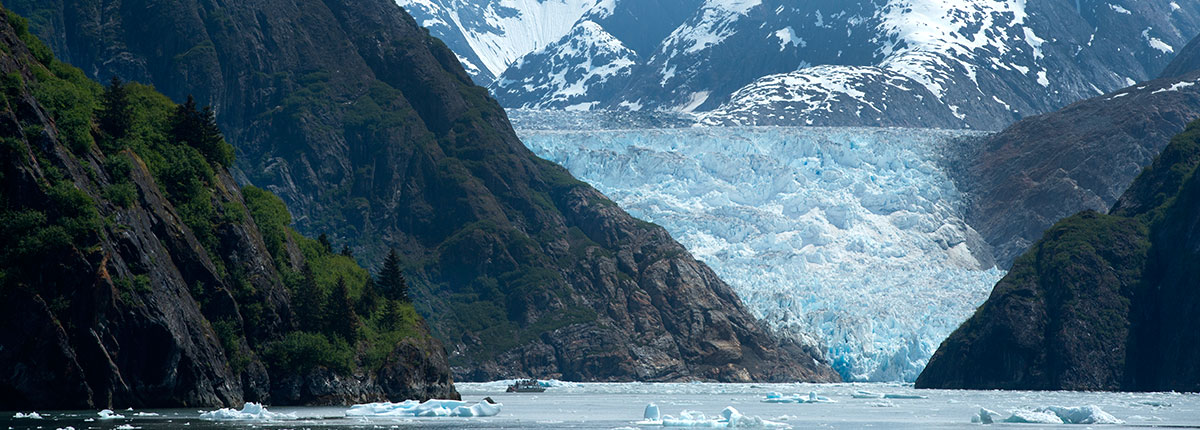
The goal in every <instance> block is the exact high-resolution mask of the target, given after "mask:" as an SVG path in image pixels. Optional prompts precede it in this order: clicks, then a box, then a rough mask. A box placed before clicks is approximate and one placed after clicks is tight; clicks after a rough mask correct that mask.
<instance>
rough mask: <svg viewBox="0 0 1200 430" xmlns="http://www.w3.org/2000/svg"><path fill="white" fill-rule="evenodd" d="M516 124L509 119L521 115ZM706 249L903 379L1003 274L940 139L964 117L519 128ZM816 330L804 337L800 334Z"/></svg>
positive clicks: (743, 283) (786, 320)
mask: <svg viewBox="0 0 1200 430" xmlns="http://www.w3.org/2000/svg"><path fill="white" fill-rule="evenodd" d="M514 118H515V123H516V124H517V126H518V128H519V127H520V125H521V123H522V122H521V115H520V114H518V115H517V116H515V117H514ZM518 134H519V135H520V136H521V138H522V139H523V140H524V142H525V144H526V145H527V146H528V147H529V148H530V149H531V150H533V151H534V152H535V153H536V154H537V155H539V156H541V157H543V158H546V159H549V160H551V161H554V162H557V163H559V164H562V165H563V166H565V167H566V168H567V169H569V170H570V171H571V173H572V174H574V175H575V176H576V177H578V178H579V179H581V180H583V181H586V182H588V183H590V184H592V185H593V186H595V187H596V188H597V189H599V190H600V191H601V192H603V193H605V194H606V195H607V196H609V197H610V198H612V199H613V200H614V201H616V202H617V203H618V204H620V205H621V206H622V207H623V208H624V209H626V210H627V211H629V212H630V213H631V214H633V215H634V216H637V217H640V218H642V219H645V220H648V221H651V222H654V223H657V224H660V225H662V226H663V227H665V228H666V229H667V230H668V231H670V232H671V234H672V235H673V236H674V237H675V238H676V239H677V240H679V241H680V242H681V243H682V244H683V245H684V246H686V247H687V248H688V249H689V250H690V251H691V252H692V253H693V254H694V255H695V256H696V257H697V258H699V259H701V260H703V261H704V262H706V263H707V264H709V265H710V266H711V267H712V268H713V269H714V270H715V271H716V272H717V274H718V275H720V276H721V278H722V279H724V280H725V281H726V282H728V283H729V284H730V285H731V286H732V287H733V288H734V289H735V290H736V291H737V292H738V294H739V295H740V296H741V298H742V300H743V301H744V302H745V303H746V304H747V306H749V308H750V309H751V310H752V311H753V312H754V313H755V315H756V316H758V317H760V318H763V319H765V320H766V321H768V322H769V323H770V324H771V325H773V326H775V327H777V328H780V329H783V330H785V331H788V332H790V333H794V334H796V335H798V336H801V337H802V339H803V340H805V341H807V342H809V343H812V344H819V345H821V346H823V347H824V348H825V350H826V351H827V354H828V356H829V358H830V360H831V361H832V363H833V365H834V368H835V369H837V370H838V371H839V372H840V373H841V374H842V376H843V377H844V378H846V379H847V380H856V381H867V380H869V381H912V380H915V379H916V377H917V375H918V374H919V373H920V371H921V369H923V368H924V366H925V364H926V362H927V361H928V359H929V357H930V355H932V353H933V352H934V350H936V348H937V346H938V345H939V344H940V343H941V341H942V340H943V339H944V338H945V337H946V336H947V335H948V334H949V333H950V332H951V331H952V330H953V329H955V328H956V327H957V326H958V325H959V324H960V323H961V322H962V321H964V320H965V319H966V318H967V317H968V316H970V315H971V314H972V313H973V312H974V310H975V308H976V307H977V306H978V305H979V304H981V303H982V302H983V301H984V299H986V298H987V294H988V293H989V292H990V291H991V287H992V286H993V285H994V284H995V283H996V282H997V281H998V280H999V279H1000V277H1001V276H1002V275H1003V274H1004V272H1003V271H1001V270H997V269H995V268H993V267H992V263H991V256H990V254H989V253H988V251H987V247H986V245H985V244H983V241H982V240H981V239H980V238H979V237H978V234H977V233H975V232H974V230H972V229H971V228H970V227H969V226H967V224H966V223H965V222H964V221H963V220H962V218H961V213H962V211H963V206H964V203H963V200H962V195H961V194H960V193H959V192H958V190H957V189H956V188H955V186H954V184H953V182H952V181H951V180H950V178H949V177H948V176H947V174H946V172H944V171H943V169H942V168H941V167H940V165H939V163H938V154H939V149H940V148H941V146H942V145H943V144H945V143H946V142H949V141H950V140H951V139H955V138H959V137H963V136H971V135H973V134H972V133H969V132H957V131H936V130H918V129H866V128H791V127H724V128H722V127H711V128H710V127H696V128H683V129H647V130H574V131H539V130H529V129H524V130H518ZM809 335H815V336H816V337H815V338H813V337H808V336H809Z"/></svg>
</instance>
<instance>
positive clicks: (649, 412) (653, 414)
mask: <svg viewBox="0 0 1200 430" xmlns="http://www.w3.org/2000/svg"><path fill="white" fill-rule="evenodd" d="M642 418H645V419H646V420H647V421H658V420H659V419H661V418H662V413H660V412H659V411H658V405H656V404H653V403H651V404H648V405H646V411H645V412H643V413H642Z"/></svg>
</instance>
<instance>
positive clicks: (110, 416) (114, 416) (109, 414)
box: [96, 409, 125, 420]
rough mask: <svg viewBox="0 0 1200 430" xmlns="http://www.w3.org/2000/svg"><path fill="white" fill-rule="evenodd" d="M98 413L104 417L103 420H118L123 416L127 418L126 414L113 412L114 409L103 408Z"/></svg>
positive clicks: (101, 417)
mask: <svg viewBox="0 0 1200 430" xmlns="http://www.w3.org/2000/svg"><path fill="white" fill-rule="evenodd" d="M96 415H99V416H100V419H102V420H118V419H121V418H125V416H124V415H121V414H118V413H116V412H113V411H112V409H105V410H102V411H100V412H98V413H97V414H96Z"/></svg>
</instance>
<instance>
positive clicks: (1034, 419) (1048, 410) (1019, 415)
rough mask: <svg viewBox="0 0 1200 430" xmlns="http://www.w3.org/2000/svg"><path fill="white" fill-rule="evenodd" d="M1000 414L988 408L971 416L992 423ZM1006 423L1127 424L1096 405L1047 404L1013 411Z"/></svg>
mask: <svg viewBox="0 0 1200 430" xmlns="http://www.w3.org/2000/svg"><path fill="white" fill-rule="evenodd" d="M999 415H1000V414H998V413H996V412H992V411H990V410H987V409H980V410H979V415H977V416H974V417H972V418H971V422H975V423H983V424H990V423H991V421H992V417H993V416H999ZM1004 422H1006V423H1024V424H1125V421H1123V420H1121V419H1118V418H1117V417H1114V416H1113V415H1112V414H1110V413H1108V412H1105V411H1104V410H1103V409H1100V407H1099V406H1096V405H1087V406H1076V407H1063V406H1047V407H1043V408H1037V409H1034V410H1020V411H1013V412H1012V414H1011V415H1010V416H1009V417H1008V418H1005V419H1004Z"/></svg>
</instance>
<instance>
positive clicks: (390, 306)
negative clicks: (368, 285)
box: [379, 300, 401, 331]
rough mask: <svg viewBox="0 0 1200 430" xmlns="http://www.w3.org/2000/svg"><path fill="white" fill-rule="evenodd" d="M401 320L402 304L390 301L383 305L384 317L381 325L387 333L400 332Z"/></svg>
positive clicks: (380, 320) (381, 317) (382, 316)
mask: <svg viewBox="0 0 1200 430" xmlns="http://www.w3.org/2000/svg"><path fill="white" fill-rule="evenodd" d="M400 318H401V317H400V302H398V301H396V300H388V301H387V304H385V305H383V315H381V316H380V319H379V324H380V325H381V326H382V328H383V329H384V330H386V331H395V330H399V329H400Z"/></svg>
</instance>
